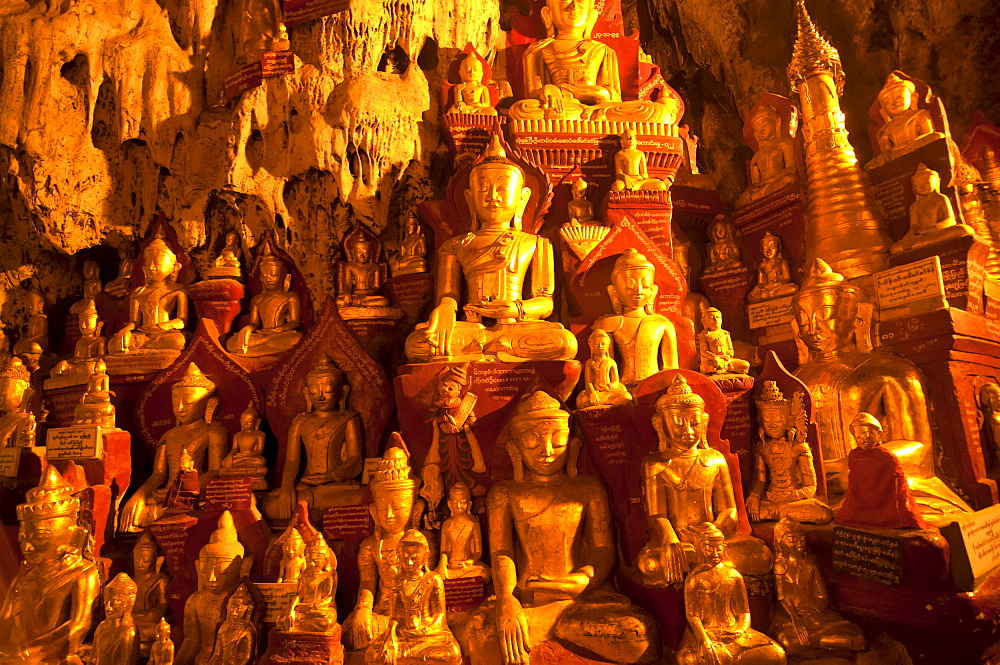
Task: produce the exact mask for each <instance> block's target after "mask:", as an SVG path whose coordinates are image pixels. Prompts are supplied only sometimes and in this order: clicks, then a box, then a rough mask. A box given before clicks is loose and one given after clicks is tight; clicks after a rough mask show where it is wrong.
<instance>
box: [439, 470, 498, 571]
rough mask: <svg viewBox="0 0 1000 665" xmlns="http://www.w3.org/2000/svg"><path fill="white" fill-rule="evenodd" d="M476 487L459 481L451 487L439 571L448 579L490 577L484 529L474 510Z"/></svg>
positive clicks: (442, 535) (442, 534)
mask: <svg viewBox="0 0 1000 665" xmlns="http://www.w3.org/2000/svg"><path fill="white" fill-rule="evenodd" d="M471 508H472V490H471V489H470V488H469V486H468V485H466V484H465V483H463V482H457V483H455V484H454V485H452V486H451V489H450V490H448V510H449V511H450V513H451V515H450V516H449V517H448V519H446V520H445V521H444V524H442V525H441V548H440V549H441V558H440V560H439V562H438V572H439V573H441V576H442V577H444V578H445V579H456V578H461V577H482V578H487V577H489V576H490V569H489V567H487V566H486V564H484V563H483V532H482V528H481V527H480V525H479V520H478V519H477V518H476V516H475V515H473V514H472V513H471V512H470V510H471Z"/></svg>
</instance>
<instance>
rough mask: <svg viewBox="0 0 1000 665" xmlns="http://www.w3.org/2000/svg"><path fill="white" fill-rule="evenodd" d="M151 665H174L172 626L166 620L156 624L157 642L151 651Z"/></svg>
mask: <svg viewBox="0 0 1000 665" xmlns="http://www.w3.org/2000/svg"><path fill="white" fill-rule="evenodd" d="M149 665H174V641H173V640H171V639H170V624H169V623H167V620H166V619H160V623H158V624H156V641H155V642H153V646H152V647H150V650H149Z"/></svg>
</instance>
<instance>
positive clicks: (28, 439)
mask: <svg viewBox="0 0 1000 665" xmlns="http://www.w3.org/2000/svg"><path fill="white" fill-rule="evenodd" d="M30 386H31V372H29V371H28V368H27V367H25V366H24V363H22V362H21V359H20V358H18V357H16V356H15V357H12V358H8V359H7V363H6V365H5V366H4V367H3V368H2V369H0V400H2V401H0V448H11V447H14V446H18V447H28V446H33V445H35V431H36V423H35V416H34V415H33V414H32V413H31V412H30V411H29V410H28V404H29V402H30V401H31V387H30Z"/></svg>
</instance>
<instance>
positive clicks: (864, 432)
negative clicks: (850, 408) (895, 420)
mask: <svg viewBox="0 0 1000 665" xmlns="http://www.w3.org/2000/svg"><path fill="white" fill-rule="evenodd" d="M851 436H853V437H854V441H855V442H856V443H857V444H858V448H861V449H863V450H871V449H872V448H877V447H879V446H880V445H882V442H883V441H884V440H885V432H883V431H882V423H880V422H879V421H878V418H876V417H875V416H873V415H872V414H870V413H865V412H864V411H862V412H861V413H859V414H858V415H856V416H854V420H852V421H851Z"/></svg>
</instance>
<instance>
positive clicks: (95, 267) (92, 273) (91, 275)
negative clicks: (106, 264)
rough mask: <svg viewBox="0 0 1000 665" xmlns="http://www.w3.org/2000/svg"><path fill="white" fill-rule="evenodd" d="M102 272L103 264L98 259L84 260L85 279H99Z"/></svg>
mask: <svg viewBox="0 0 1000 665" xmlns="http://www.w3.org/2000/svg"><path fill="white" fill-rule="evenodd" d="M100 274H101V265H100V264H99V263H97V261H84V262H83V277H84V279H97V278H98V277H99V276H100Z"/></svg>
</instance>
